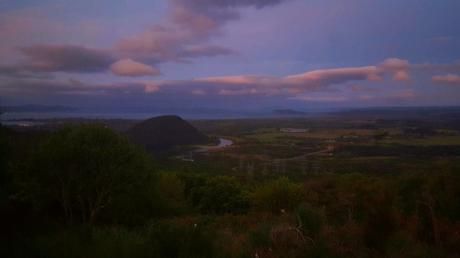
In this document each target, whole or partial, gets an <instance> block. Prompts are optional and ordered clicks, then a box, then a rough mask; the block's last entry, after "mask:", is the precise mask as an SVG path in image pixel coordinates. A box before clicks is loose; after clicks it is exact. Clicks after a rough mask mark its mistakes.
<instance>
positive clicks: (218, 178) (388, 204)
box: [0, 120, 460, 257]
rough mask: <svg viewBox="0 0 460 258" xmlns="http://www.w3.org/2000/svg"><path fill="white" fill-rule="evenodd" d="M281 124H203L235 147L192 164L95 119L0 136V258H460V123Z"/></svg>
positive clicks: (199, 159)
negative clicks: (409, 131)
mask: <svg viewBox="0 0 460 258" xmlns="http://www.w3.org/2000/svg"><path fill="white" fill-rule="evenodd" d="M244 123H248V125H247V127H244ZM279 123H281V122H280V121H278V122H262V121H256V122H254V123H249V122H241V124H242V125H241V126H242V127H240V128H238V129H234V130H229V129H228V128H232V126H233V127H234V126H235V122H232V121H226V122H218V121H215V122H197V123H196V125H197V126H198V127H199V128H201V129H202V130H204V131H206V132H207V133H208V134H209V133H210V134H213V133H214V134H216V135H224V136H227V137H230V138H231V139H233V140H234V141H235V142H236V143H237V144H238V145H237V146H236V147H233V148H231V149H230V150H228V151H223V152H219V153H208V154H202V156H197V157H195V161H194V162H185V161H181V160H178V159H174V158H161V159H159V158H157V157H156V156H155V155H152V154H149V153H146V152H145V151H144V150H143V149H142V148H141V147H139V146H137V145H134V144H133V143H131V142H130V141H129V140H128V138H127V137H125V136H124V135H122V134H121V133H118V132H114V131H113V130H111V129H109V128H107V127H106V126H103V125H100V124H83V125H72V126H64V127H62V128H60V129H59V130H57V131H53V132H50V131H35V130H28V131H24V132H17V131H13V130H11V129H8V128H5V127H1V128H0V129H1V137H0V184H1V185H0V213H1V214H2V219H1V220H0V223H1V225H0V228H1V233H0V234H1V235H0V237H1V239H0V245H1V246H0V257H459V255H460V244H459V243H460V201H459V198H460V163H459V162H458V161H459V159H458V156H460V152H459V149H458V146H457V145H456V144H455V143H453V144H451V143H452V140H454V139H456V138H455V137H456V136H455V130H453V129H452V128H453V127H448V126H447V127H446V128H447V129H449V130H447V129H445V128H444V129H445V130H444V129H443V130H444V131H440V129H439V128H438V129H436V134H437V135H434V136H433V135H430V137H435V138H427V137H428V136H420V135H416V136H414V135H410V136H409V135H404V130H400V131H396V130H394V128H395V127H397V126H401V124H400V123H397V124H394V123H392V122H389V121H383V122H382V121H374V122H373V124H372V125H373V126H375V128H371V127H372V126H371V127H369V125H363V124H361V120H360V124H359V125H356V124H354V125H350V123H349V122H347V124H337V123H336V122H334V123H332V122H330V121H323V122H321V123H320V122H318V121H316V122H315V121H310V122H309V130H310V131H309V133H306V134H303V135H301V136H300V135H291V134H279V133H277V131H275V129H273V128H275V126H276V125H277V124H279ZM283 123H284V124H287V125H286V127H290V126H291V127H295V126H301V125H299V124H298V122H293V121H284V122H283ZM379 123H380V124H379ZM382 123H383V124H382ZM320 124H321V125H320ZM325 124H327V125H326V126H325ZM332 124H333V125H332ZM274 125H275V126H274ZM403 126H404V125H403ZM411 126H412V125H411ZM326 127H327V128H326ZM412 127H413V126H412ZM412 127H411V128H412ZM363 128H365V130H366V131H363ZM369 128H371V129H369ZM226 130H229V131H228V132H227V133H223V132H224V131H226ZM276 130H277V129H276ZM349 130H354V133H350V131H349ZM369 130H371V131H369ZM446 130H447V131H446ZM325 132H327V133H325ZM440 134H442V135H448V136H446V137H453V138H448V139H449V141H450V142H449V143H446V142H444V141H443V140H442V137H441V136H440ZM452 134H453V135H452ZM299 137H300V138H299ZM408 137H413V138H411V139H412V140H410V143H411V144H412V143H415V142H417V144H418V145H417V146H422V147H421V148H417V147H415V146H416V145H410V146H411V147H407V146H408V143H407V142H405V141H406V140H407V138H408ZM332 138H333V139H334V140H333V141H332V140H331V139H332ZM370 142H372V143H370ZM446 144H447V145H448V148H442V147H440V146H445V145H446ZM330 145H334V147H327V148H326V151H323V149H324V147H325V146H330ZM274 146H275V147H276V146H277V148H275V147H274ZM401 146H403V147H401ZM429 146H437V147H429ZM305 152H307V154H308V153H313V154H311V155H310V154H308V155H306V156H302V155H303V154H305ZM299 156H300V158H299ZM299 160H300V161H299ZM268 162H275V164H272V163H270V164H269V165H267V164H268ZM302 162H303V163H302ZM305 162H307V163H308V162H310V163H311V164H313V165H311V164H310V163H308V164H307V165H305ZM302 164H303V165H302Z"/></svg>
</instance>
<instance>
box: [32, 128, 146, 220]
mask: <svg viewBox="0 0 460 258" xmlns="http://www.w3.org/2000/svg"><path fill="white" fill-rule="evenodd" d="M150 170H151V167H150V164H149V162H148V158H147V156H146V154H145V153H143V152H142V151H140V149H138V148H137V147H136V146H134V145H133V144H131V143H130V142H129V141H128V140H127V139H126V138H124V137H122V136H120V135H118V134H117V133H115V132H113V131H112V130H110V129H108V128H106V127H104V126H103V125H79V126H73V127H70V126H69V127H64V128H62V129H60V130H59V131H57V132H56V133H54V134H53V135H51V136H50V137H49V139H48V140H47V141H46V143H44V144H43V146H41V147H40V148H39V149H38V151H37V152H36V154H35V155H34V158H33V160H32V162H31V164H30V167H29V173H28V175H29V176H30V179H31V183H32V184H31V185H29V186H35V187H32V189H30V190H32V191H36V192H37V193H38V194H39V196H35V197H36V198H37V197H38V198H39V201H41V202H42V204H45V205H47V204H50V203H53V202H54V203H59V205H60V206H61V208H62V211H63V213H64V215H65V218H66V220H67V221H68V222H69V223H72V222H74V221H75V220H81V221H82V222H89V223H94V222H95V220H96V218H97V217H98V215H99V214H100V213H101V211H102V210H103V209H107V208H109V207H110V206H111V205H112V204H114V203H116V202H117V201H119V200H120V199H123V198H121V197H123V195H124V194H127V193H135V192H139V191H140V190H142V189H145V187H146V183H147V182H150V180H149V179H150V178H151V177H152V174H151V173H149V172H150ZM34 195H35V194H34ZM115 206H116V205H115ZM131 212H132V211H131ZM77 216H79V218H77Z"/></svg>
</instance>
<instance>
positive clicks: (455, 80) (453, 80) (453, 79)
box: [432, 74, 460, 86]
mask: <svg viewBox="0 0 460 258" xmlns="http://www.w3.org/2000/svg"><path fill="white" fill-rule="evenodd" d="M432 81H433V82H435V83H440V84H447V85H458V86H460V76H459V75H455V74H448V75H442V76H439V75H438V76H433V78H432Z"/></svg>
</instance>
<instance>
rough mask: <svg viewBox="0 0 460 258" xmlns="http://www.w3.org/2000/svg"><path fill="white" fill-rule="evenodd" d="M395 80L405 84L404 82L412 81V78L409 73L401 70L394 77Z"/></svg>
mask: <svg viewBox="0 0 460 258" xmlns="http://www.w3.org/2000/svg"><path fill="white" fill-rule="evenodd" d="M393 80H395V81H400V82H403V81H410V80H411V77H410V75H409V72H407V71H405V70H399V71H396V72H395V73H394V75H393Z"/></svg>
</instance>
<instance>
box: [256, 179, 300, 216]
mask: <svg viewBox="0 0 460 258" xmlns="http://www.w3.org/2000/svg"><path fill="white" fill-rule="evenodd" d="M251 200H252V202H253V204H254V206H255V207H256V208H257V209H260V210H263V211H271V212H275V213H277V212H280V211H281V210H293V209H295V207H297V206H298V204H299V202H300V200H301V191H300V185H299V184H296V183H293V182H291V181H290V180H289V179H287V178H285V177H282V178H279V179H277V180H274V181H269V182H267V183H265V184H262V185H261V186H258V187H257V188H256V189H255V191H254V192H253V193H252V195H251Z"/></svg>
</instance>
